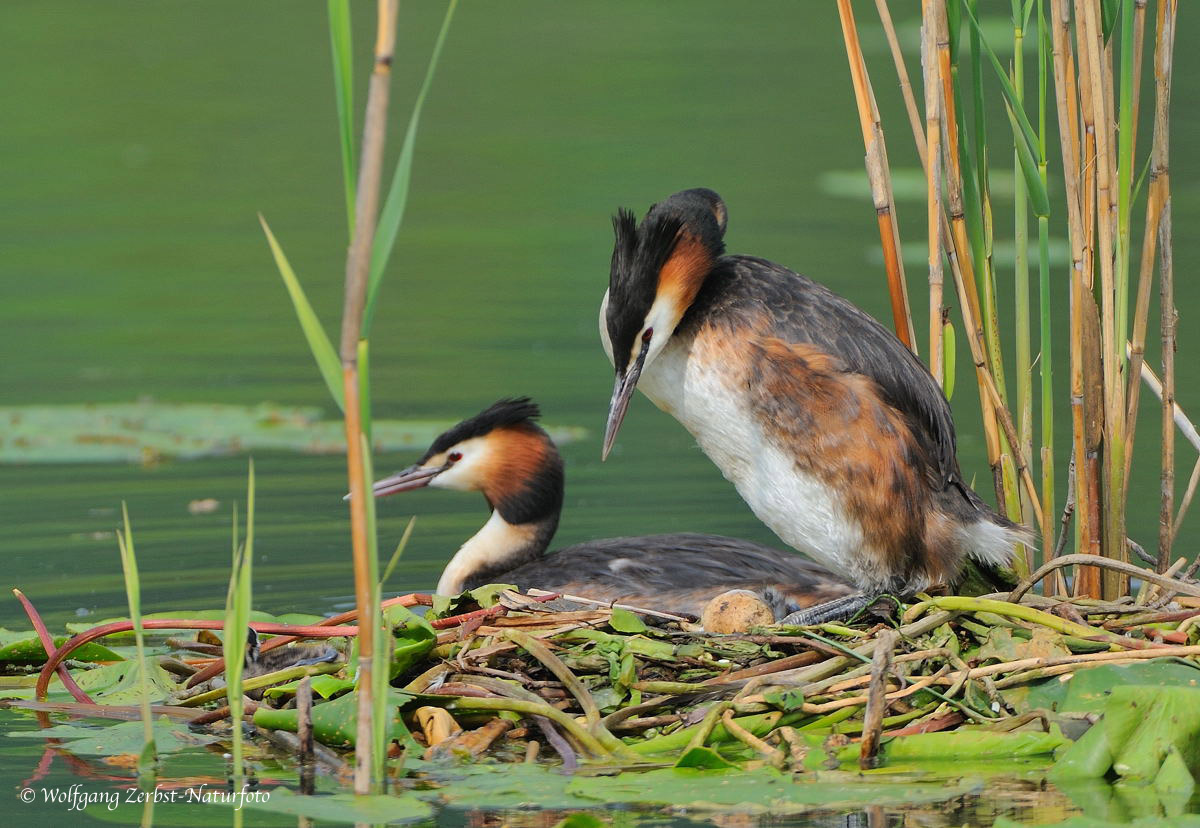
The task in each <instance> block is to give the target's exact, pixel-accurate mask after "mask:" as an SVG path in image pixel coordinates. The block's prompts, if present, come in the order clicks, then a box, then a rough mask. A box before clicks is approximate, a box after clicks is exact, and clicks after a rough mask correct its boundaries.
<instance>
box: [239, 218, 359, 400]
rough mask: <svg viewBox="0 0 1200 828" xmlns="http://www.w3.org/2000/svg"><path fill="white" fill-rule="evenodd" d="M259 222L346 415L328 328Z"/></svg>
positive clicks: (302, 325)
mask: <svg viewBox="0 0 1200 828" xmlns="http://www.w3.org/2000/svg"><path fill="white" fill-rule="evenodd" d="M258 220H259V221H260V222H261V223H262V228H263V232H264V233H266V235H267V244H268V245H270V247H271V255H272V256H274V257H275V266H276V267H278V268H279V275H280V276H281V277H282V278H283V284H284V285H285V286H286V287H287V290H288V295H289V296H290V297H291V298H292V306H293V307H294V308H295V309H296V318H297V319H298V320H300V328H301V330H303V331H304V338H305V339H306V340H308V347H309V348H310V349H311V350H312V355H313V358H314V359H315V360H316V361H317V368H318V369H319V370H320V371H321V378H322V379H323V380H325V386H326V387H327V388H328V389H329V393H330V395H331V396H332V397H333V401H334V402H335V403H337V405H338V408H340V409H342V410H343V411H344V410H345V409H346V396H345V393H344V391H343V390H342V363H341V361H340V360H339V359H338V355H337V351H335V350H334V349H333V343H332V342H330V340H329V335H328V334H326V333H325V328H323V327H322V326H321V320H320V319H318V318H317V312H316V311H315V310H313V306H312V305H311V304H310V303H309V301H308V297H307V296H305V295H304V288H302V287H301V286H300V280H299V279H297V278H296V272H295V271H294V270H292V266H291V264H289V263H288V260H287V256H285V255H284V253H283V248H282V247H280V246H279V242H278V241H276V240H275V234H274V233H272V232H271V228H270V226H269V225H268V224H267V220H266V219H265V218H264V217H263V215H262V214H261V213H260V214H259V216H258Z"/></svg>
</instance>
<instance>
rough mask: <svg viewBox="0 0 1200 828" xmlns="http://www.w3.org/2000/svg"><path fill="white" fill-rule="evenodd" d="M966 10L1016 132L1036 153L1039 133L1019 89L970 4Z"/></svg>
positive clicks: (1031, 151)
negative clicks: (1013, 82)
mask: <svg viewBox="0 0 1200 828" xmlns="http://www.w3.org/2000/svg"><path fill="white" fill-rule="evenodd" d="M965 10H966V13H967V20H968V21H969V22H970V24H971V28H972V29H974V31H975V35H976V37H978V42H979V44H980V46H981V47H982V49H983V53H984V54H986V55H987V56H988V60H989V61H990V62H991V64H992V68H993V69H995V70H996V77H997V78H998V79H999V80H1000V89H1001V90H1002V91H1003V92H1004V98H1005V100H1006V101H1008V105H1009V107H1010V108H1011V109H1012V110H1013V116H1014V118H1015V119H1016V122H1017V124H1018V125H1019V126H1020V130H1017V131H1016V134H1018V135H1020V136H1022V137H1023V139H1024V141H1025V144H1026V148H1027V149H1028V150H1029V152H1030V153H1035V152H1037V151H1038V137H1037V133H1036V132H1034V131H1033V124H1031V123H1029V118H1028V117H1026V115H1025V109H1024V108H1023V107H1022V106H1021V102H1020V99H1019V97H1018V95H1017V91H1016V89H1014V88H1013V85H1012V81H1010V80H1009V79H1008V73H1007V72H1006V71H1004V67H1003V66H1002V65H1001V64H1000V59H999V58H997V57H996V53H995V52H994V51H992V47H991V46H989V45H988V42H987V41H986V40H985V39H984V37H983V29H982V28H980V26H979V21H978V20H976V19H975V15H974V13H972V11H971V8H970V7H969V6H968V7H966V9H965ZM1018 143H1019V142H1018ZM1039 160H1040V159H1039Z"/></svg>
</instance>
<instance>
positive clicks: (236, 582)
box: [223, 458, 254, 791]
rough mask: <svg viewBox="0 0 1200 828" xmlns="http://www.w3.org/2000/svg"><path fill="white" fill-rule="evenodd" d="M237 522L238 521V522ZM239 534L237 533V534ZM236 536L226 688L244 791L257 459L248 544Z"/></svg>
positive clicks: (236, 772) (250, 483)
mask: <svg viewBox="0 0 1200 828" xmlns="http://www.w3.org/2000/svg"><path fill="white" fill-rule="evenodd" d="M235 520H236V518H235ZM235 531H236V530H235ZM236 537H237V536H236V534H235V536H234V550H233V571H232V572H231V573H230V576H229V590H228V592H227V593H226V598H225V628H224V638H223V643H224V651H225V684H226V688H227V689H226V700H227V701H228V702H229V721H230V722H231V723H233V727H232V737H233V786H234V790H239V791H240V790H241V789H242V784H243V778H244V773H245V768H244V760H243V755H244V746H243V744H242V728H241V727H240V722H241V721H242V716H243V715H244V713H245V704H244V702H243V697H242V675H243V672H244V670H245V655H244V652H245V646H246V630H247V628H248V625H249V623H250V603H251V584H252V576H253V563H254V459H253V458H251V460H250V468H249V472H248V474H247V480H246V540H245V542H244V543H242V545H241V546H240V548H239V546H238V544H237V540H236Z"/></svg>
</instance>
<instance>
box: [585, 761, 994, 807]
mask: <svg viewBox="0 0 1200 828" xmlns="http://www.w3.org/2000/svg"><path fill="white" fill-rule="evenodd" d="M980 787H981V783H980V782H978V781H977V780H966V781H961V780H960V781H958V782H957V783H956V784H946V783H945V782H939V783H936V784H920V783H912V782H908V783H905V784H891V783H873V782H865V783H861V784H858V785H836V786H835V785H825V784H820V783H816V784H813V783H809V782H804V781H795V780H794V779H793V777H792V776H791V775H790V774H783V773H780V772H779V771H776V770H773V769H770V768H760V769H757V770H753V771H745V770H697V769H695V768H660V769H657V770H651V771H645V772H641V773H638V772H632V771H626V772H623V773H620V774H617V775H616V776H611V777H599V776H590V777H584V776H578V777H575V778H574V779H572V780H571V781H570V782H569V783H568V785H567V792H568V793H573V794H577V795H580V796H590V797H593V798H595V799H597V800H600V801H602V802H607V803H615V802H624V803H631V804H646V805H677V804H681V803H682V804H686V805H687V806H688V807H689V808H697V809H701V810H703V809H711V808H729V807H737V808H738V809H739V810H743V809H744V810H747V811H750V812H753V813H766V812H770V813H772V814H782V813H796V812H802V811H806V810H812V809H816V808H833V807H856V806H863V805H867V804H871V805H885V804H895V805H899V804H905V803H915V802H939V801H943V800H946V799H950V798H951V797H954V796H961V795H962V794H964V793H966V792H968V791H972V790H978V789H979V788H980Z"/></svg>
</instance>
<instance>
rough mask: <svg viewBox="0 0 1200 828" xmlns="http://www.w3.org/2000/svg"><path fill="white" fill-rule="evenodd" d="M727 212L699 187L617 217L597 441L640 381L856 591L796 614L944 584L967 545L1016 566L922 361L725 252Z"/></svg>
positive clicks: (786, 278) (761, 511)
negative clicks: (608, 370)
mask: <svg viewBox="0 0 1200 828" xmlns="http://www.w3.org/2000/svg"><path fill="white" fill-rule="evenodd" d="M726 218H727V216H726V210H725V204H724V202H722V201H721V198H720V196H718V195H717V194H716V193H714V192H713V191H712V190H706V189H694V190H685V191H683V192H680V193H676V194H675V195H673V196H671V197H670V198H668V199H666V200H665V201H662V202H660V203H658V204H655V205H654V206H652V207H651V208H650V210H649V212H648V213H647V214H646V217H645V218H644V219H643V221H642V222H641V224H640V225H639V224H637V222H636V220H635V216H634V214H633V213H632V212H629V211H627V210H621V211H620V212H619V213H618V214H617V216H616V217H615V218H614V220H613V225H614V228H615V230H616V243H615V246H614V249H613V257H612V270H611V275H610V280H609V287H608V291H607V292H606V293H605V296H604V301H603V303H602V305H601V308H600V337H601V339H602V340H603V343H604V350H605V352H606V353H607V354H608V358H609V360H610V361H613V363H614V365H615V368H616V386H615V387H614V389H613V395H612V402H611V405H610V408H609V415H608V424H607V428H606V430H605V435H604V448H603V456H605V457H606V456H607V455H608V452H609V450H610V449H611V448H612V444H613V440H614V438H615V437H616V434H617V429H618V428H619V427H620V425H621V421H622V419H623V418H624V416H625V412H626V410H627V408H628V406H629V401H630V398H631V397H632V395H633V391H634V389H635V387H636V388H641V389H642V392H643V393H644V394H645V395H646V396H647V397H649V398H650V400H651V401H652V402H653V403H654V404H655V405H657V406H658V407H659V408H661V409H662V410H663V411H666V412H667V413H668V414H670V415H671V416H673V417H675V419H677V420H679V422H680V423H682V424H683V426H684V428H686V429H687V430H688V431H689V432H691V433H692V435H693V436H694V437H695V438H696V441H697V442H698V443H699V445H700V448H701V449H702V450H703V451H704V453H705V454H707V455H708V456H709V458H710V459H711V460H712V461H713V462H714V463H716V464H717V466H718V467H719V468H720V469H721V472H722V473H723V474H724V475H725V477H726V478H727V479H729V480H730V481H731V482H732V483H733V484H734V486H735V487H736V488H737V491H738V493H739V494H740V495H741V496H742V498H743V499H744V500H745V501H746V503H748V504H749V506H750V508H751V509H752V510H753V511H754V514H756V515H757V516H758V517H759V519H760V520H762V521H763V522H764V523H765V524H767V526H769V527H770V528H771V529H772V530H774V531H775V533H776V534H778V535H779V537H780V538H782V539H783V541H784V542H785V543H787V544H788V545H790V546H792V547H794V548H796V549H798V550H800V551H801V552H804V553H806V554H808V555H811V556H812V557H813V558H814V559H815V560H817V561H819V562H820V563H822V564H824V565H825V566H827V567H829V568H830V569H831V570H833V571H834V572H837V573H839V574H842V575H843V576H844V577H846V578H847V579H848V580H849V581H850V582H851V583H854V584H856V585H858V586H859V587H860V588H861V589H862V591H863V592H862V593H861V594H859V595H856V596H850V597H848V598H845V599H842V600H841V601H837V602H834V603H833V604H831V605H829V606H827V607H820V608H814V609H813V610H812V611H810V612H806V613H801V614H800V615H798V616H794V617H792V618H789V619H788V621H790V622H791V623H816V622H817V621H819V620H824V619H826V618H835V617H839V616H841V617H844V616H846V615H849V614H851V613H853V612H854V611H856V610H857V609H858V608H860V607H862V606H864V605H865V604H866V603H868V601H869V600H871V599H873V598H874V597H875V596H877V595H881V594H884V593H895V594H900V595H911V594H913V593H915V592H919V591H922V590H925V589H928V588H929V587H931V586H933V585H935V584H951V583H953V582H954V581H955V579H956V578H957V577H958V575H959V572H960V570H961V568H962V566H963V563H964V558H965V557H968V556H969V557H971V558H973V559H975V560H977V561H980V562H981V563H983V564H984V565H985V566H995V565H1004V564H1006V563H1007V562H1008V561H1009V559H1010V557H1011V555H1012V552H1013V545H1014V544H1015V543H1018V542H1028V541H1029V537H1028V532H1027V530H1025V529H1023V528H1022V527H1019V526H1017V525H1016V524H1014V523H1012V522H1011V521H1009V520H1008V519H1007V518H1005V517H1003V516H1001V515H999V514H997V513H996V512H995V511H993V510H992V509H991V508H989V507H988V506H987V505H986V504H985V503H984V502H983V500H982V499H981V498H980V497H979V495H977V494H976V493H975V492H974V491H972V490H971V488H970V487H969V486H967V485H966V483H964V482H963V480H962V476H961V473H960V472H959V468H958V461H957V459H956V458H955V437H954V423H953V421H952V419H951V415H950V406H949V404H948V403H947V402H946V398H945V396H944V395H943V394H942V391H941V389H940V388H939V387H938V385H937V383H936V382H935V381H934V379H933V377H932V376H931V375H930V373H929V371H928V370H927V369H926V367H925V365H924V364H922V363H921V361H920V360H918V359H917V358H916V357H915V356H914V355H913V354H912V352H911V351H909V349H908V348H906V347H904V345H903V344H902V343H901V342H900V341H899V340H898V339H897V338H896V337H895V336H894V335H893V334H892V333H891V332H890V331H888V330H887V329H885V328H884V327H883V326H882V325H880V324H879V323H878V322H876V321H875V320H874V319H872V318H871V317H870V316H868V315H867V314H866V313H864V312H863V311H861V310H859V309H858V308H856V307H855V306H854V305H852V304H850V303H849V302H848V301H846V300H845V299H842V298H841V297H839V296H837V295H835V294H834V293H833V292H831V291H830V290H829V289H827V288H825V287H824V286H822V285H819V284H817V283H816V282H813V281H812V280H811V279H808V278H806V277H804V276H801V275H799V274H797V273H793V272H792V271H790V270H788V269H787V268H784V267H781V266H779V265H777V264H774V263H772V262H769V261H766V260H765V259H758V258H754V257H750V256H727V255H724V251H725V244H724V241H723V237H724V234H725V226H726ZM614 355H615V357H616V358H615V360H614Z"/></svg>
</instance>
